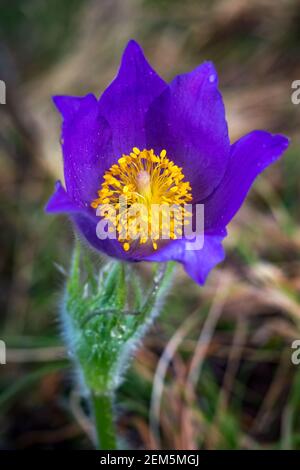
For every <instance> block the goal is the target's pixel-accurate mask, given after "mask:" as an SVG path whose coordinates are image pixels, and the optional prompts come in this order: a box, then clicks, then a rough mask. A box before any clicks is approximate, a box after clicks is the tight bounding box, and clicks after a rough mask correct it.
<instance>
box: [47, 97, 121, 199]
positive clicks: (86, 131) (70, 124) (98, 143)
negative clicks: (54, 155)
mask: <svg viewBox="0 0 300 470" xmlns="http://www.w3.org/2000/svg"><path fill="white" fill-rule="evenodd" d="M53 101H54V103H55V105H56V106H57V108H58V110H59V111H60V112H61V113H62V115H63V118H64V121H63V127H62V149H63V157H64V175H65V182H66V188H67V192H68V194H69V196H70V198H71V199H72V200H73V201H74V202H75V203H76V204H79V205H80V206H82V207H84V206H89V205H90V203H91V201H92V200H93V199H95V198H96V197H97V190H98V189H99V187H100V184H101V181H102V175H103V172H104V171H105V170H106V169H108V168H109V167H110V166H111V164H112V163H113V158H112V155H113V151H112V142H111V131H110V128H109V125H108V123H107V121H106V120H105V119H104V118H103V116H100V114H99V105H98V102H97V100H96V98H95V97H94V96H93V95H91V94H90V95H87V96H85V97H83V98H78V97H70V96H56V97H54V98H53Z"/></svg>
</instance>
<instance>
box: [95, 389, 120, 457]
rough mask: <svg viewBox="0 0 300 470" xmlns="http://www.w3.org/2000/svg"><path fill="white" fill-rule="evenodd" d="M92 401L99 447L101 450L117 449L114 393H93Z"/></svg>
mask: <svg viewBox="0 0 300 470" xmlns="http://www.w3.org/2000/svg"><path fill="white" fill-rule="evenodd" d="M91 401H92V407H93V411H94V420H95V428H96V435H97V448H98V449H99V450H116V449H117V439H116V431H115V426H114V418H113V404H112V395H111V394H107V395H105V394H95V393H92V395H91Z"/></svg>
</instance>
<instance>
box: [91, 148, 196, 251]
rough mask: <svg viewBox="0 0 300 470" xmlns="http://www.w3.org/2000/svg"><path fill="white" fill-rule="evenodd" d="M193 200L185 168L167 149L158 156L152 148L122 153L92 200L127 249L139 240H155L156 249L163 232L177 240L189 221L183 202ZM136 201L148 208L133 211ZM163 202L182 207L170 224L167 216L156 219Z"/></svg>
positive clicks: (144, 241) (94, 207) (142, 242)
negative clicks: (157, 211)
mask: <svg viewBox="0 0 300 470" xmlns="http://www.w3.org/2000/svg"><path fill="white" fill-rule="evenodd" d="M121 196H122V198H123V199H124V201H125V203H123V202H122V201H123V200H122V199H120V197H121ZM191 200H192V195H191V186H190V183H189V182H188V181H184V174H183V172H182V168H180V167H178V166H177V165H176V164H175V163H174V162H173V161H172V160H170V159H169V158H167V152H166V150H165V149H163V150H162V151H161V152H160V154H159V155H156V154H155V153H154V151H153V149H151V150H146V149H144V150H142V151H141V150H140V149H138V148H137V147H134V148H133V149H132V151H131V152H130V154H129V155H126V154H123V155H122V156H121V157H120V158H119V159H118V163H115V164H113V165H112V166H111V167H110V169H109V170H108V171H106V173H105V174H104V176H103V183H102V186H101V188H100V190H99V191H98V198H97V199H95V200H94V201H92V202H91V207H92V208H93V209H98V207H99V206H100V208H101V210H100V211H99V212H100V213H98V215H101V216H103V217H105V218H106V219H107V220H109V221H110V223H111V224H112V227H110V229H109V231H111V232H112V231H114V230H116V231H117V237H118V240H119V242H120V243H121V244H122V246H123V249H124V251H128V250H129V249H130V246H131V243H133V242H134V240H136V239H138V242H139V243H140V244H145V243H148V242H149V243H152V247H153V249H154V250H157V249H158V240H159V239H160V238H161V236H162V233H163V235H164V238H166V234H167V235H168V236H169V238H170V239H176V238H177V237H178V236H180V235H181V233H182V227H183V225H188V224H189V221H188V220H186V215H187V214H188V212H187V211H186V209H184V207H183V205H184V204H186V203H188V202H189V201H191ZM135 204H141V205H142V206H143V207H144V208H145V209H146V211H144V210H140V211H130V209H131V207H132V206H134V205H135ZM162 204H165V205H166V207H167V208H168V207H169V206H173V205H176V206H178V207H179V212H178V213H177V211H176V212H174V213H172V216H171V218H170V223H169V225H167V224H166V223H165V222H164V220H163V218H164V217H159V221H158V222H157V217H156V216H154V212H153V209H152V208H153V207H156V208H157V205H160V206H161V205H162ZM153 205H155V206H153ZM163 214H164V212H163V211H162V212H161V215H162V216H163ZM155 217H156V218H155Z"/></svg>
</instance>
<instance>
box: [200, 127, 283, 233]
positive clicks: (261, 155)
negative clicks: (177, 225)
mask: <svg viewBox="0 0 300 470" xmlns="http://www.w3.org/2000/svg"><path fill="white" fill-rule="evenodd" d="M288 145H289V141H288V139H287V138H286V137H284V136H281V135H272V134H269V133H268V132H264V131H253V132H251V133H250V134H247V135H246V136H244V137H242V138H241V139H240V140H238V141H237V142H236V143H235V144H234V145H232V147H231V155H230V161H229V165H228V168H227V170H226V173H225V176H224V178H223V180H222V182H221V183H220V185H219V186H218V188H217V189H216V190H215V192H214V193H213V194H212V195H211V196H209V197H208V198H207V199H206V200H205V201H203V203H204V210H205V227H206V230H219V229H220V228H222V227H226V225H227V224H228V223H229V222H230V220H231V219H232V217H233V216H234V215H235V213H236V212H237V211H238V209H239V208H240V206H241V204H242V203H243V201H244V199H245V197H246V195H247V193H248V190H249V189H250V186H251V185H252V183H253V181H254V179H255V178H256V176H257V175H259V173H261V172H262V171H263V170H264V169H265V168H266V167H267V166H268V165H270V164H271V163H274V162H275V161H276V160H277V159H278V158H279V157H280V156H281V155H282V154H283V152H284V151H285V150H286V149H287V147H288Z"/></svg>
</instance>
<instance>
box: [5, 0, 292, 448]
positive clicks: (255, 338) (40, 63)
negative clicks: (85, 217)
mask: <svg viewBox="0 0 300 470" xmlns="http://www.w3.org/2000/svg"><path fill="white" fill-rule="evenodd" d="M299 22H300V4H299V2H298V1H297V0H277V1H276V2H274V1H273V0H260V1H258V0H252V1H251V2H249V1H246V0H220V1H216V0H210V1H209V0H204V1H199V0H185V1H184V2H181V1H179V0H88V1H83V0H48V1H45V0H27V1H21V0H15V1H14V2H12V1H11V0H2V1H1V4H0V79H2V80H5V82H6V85H7V98H6V99H7V103H6V104H5V105H0V164H1V171H0V194H1V198H0V203H1V223H2V230H1V232H0V249H1V258H0V265H1V290H0V309H1V310H0V311H1V316H0V338H1V339H3V340H5V341H6V344H7V364H6V365H0V448H1V449H25V448H26V449H27V448H33V449H38V448H41V449H60V448H63V449H66V448H67V449H86V448H93V445H92V441H91V426H90V421H89V417H88V410H87V408H86V404H85V403H84V401H82V399H81V398H80V394H79V390H78V389H77V388H76V386H75V385H74V381H73V372H72V368H71V365H70V362H69V360H68V355H67V353H66V351H65V349H64V345H63V341H62V338H61V336H60V325H59V320H58V315H57V312H58V306H59V302H60V297H61V293H62V289H63V285H64V282H65V272H66V271H67V270H68V263H69V258H70V254H71V251H72V246H73V241H74V235H73V233H72V229H71V227H70V225H69V223H68V222H67V221H66V220H65V219H64V218H52V217H49V216H46V215H45V214H44V212H43V207H44V204H45V202H46V200H47V198H48V197H49V195H50V194H51V192H52V189H53V183H54V181H55V179H57V178H58V177H61V176H62V164H61V154H60V145H59V135H60V116H59V115H58V114H57V113H56V111H55V110H54V107H53V105H52V103H51V96H52V95H53V94H70V95H72V94H74V95H76V94H86V93H88V92H94V93H96V94H97V95H99V94H100V93H101V92H102V91H103V90H104V89H105V87H106V86H107V84H108V83H109V82H110V81H111V80H112V79H113V77H114V75H115V74H116V71H117V67H118V63H119V59H120V55H121V51H122V49H123V48H124V46H125V44H126V42H127V41H128V40H129V39H130V38H135V39H136V40H138V41H139V42H140V44H141V45H142V46H143V48H144V50H145V53H146V55H147V57H148V58H149V60H150V62H151V64H152V65H153V66H154V68H155V69H156V70H157V71H158V72H159V73H160V74H161V75H162V76H163V78H165V79H166V80H169V79H172V78H173V77H174V75H176V74H178V73H181V72H184V71H188V70H190V69H192V68H193V67H195V66H196V65H198V64H199V63H200V62H202V61H203V60H206V59H211V60H213V61H214V62H215V64H216V67H217V69H218V72H219V76H220V87H221V91H222V93H223V94H224V100H225V106H226V109H227V119H228V123H229V130H230V135H231V138H232V141H234V140H235V139H237V138H238V137H239V136H240V135H242V134H243V133H246V132H249V131H251V130H252V129H255V128H261V129H266V130H269V131H273V132H281V133H285V134H286V135H288V136H290V137H291V138H292V145H291V147H290V149H289V151H288V153H287V154H286V155H285V157H284V158H283V159H282V161H281V162H279V163H277V164H276V165H275V166H274V167H272V168H270V169H268V171H267V172H266V173H265V174H264V175H263V176H262V177H260V178H259V179H258V181H257V182H256V183H255V185H254V188H253V190H252V191H251V194H250V196H249V197H248V198H247V203H246V204H245V205H244V206H243V208H242V210H241V211H240V212H239V215H238V216H237V218H236V219H235V221H234V222H233V223H232V224H231V225H230V230H229V237H228V239H227V240H226V249H227V253H228V256H227V259H226V261H225V262H224V263H222V265H220V266H219V267H218V268H217V269H215V270H214V272H213V273H211V275H210V277H209V280H208V282H207V284H206V286H205V287H203V288H200V287H199V286H196V285H195V284H193V283H192V281H191V280H190V279H188V278H187V276H186V275H185V274H184V272H183V271H182V270H181V269H179V270H178V275H177V278H176V286H175V287H174V289H173V292H172V294H171V296H170V298H169V300H168V302H167V304H166V307H165V309H164V313H163V316H162V318H161V319H160V320H159V321H158V322H156V324H155V325H154V326H153V328H152V330H151V331H150V333H149V334H148V335H147V338H146V341H145V343H144V345H143V346H141V348H140V350H139V351H138V352H137V354H136V358H135V360H134V364H133V366H132V368H131V369H130V371H129V373H128V374H127V377H126V380H125V381H124V384H123V385H122V387H121V389H120V391H119V394H118V395H119V396H118V402H119V408H118V428H119V433H120V435H121V436H122V439H123V440H124V442H127V445H128V446H129V447H131V448H145V449H257V448H258V449H265V448H266V449H300V365H299V366H295V365H293V364H292V363H291V351H292V350H291V344H292V342H293V340H294V339H300V302H299V300H300V297H299V296H300V256H299V248H300V230H299V218H300V211H299V195H300V185H299V176H300V139H299V124H300V105H299V106H296V105H293V104H292V103H291V92H292V90H291V83H292V81H294V80H297V79H300V28H299ZM139 269H141V274H143V271H145V270H147V269H148V266H143V267H141V268H139ZM152 384H154V385H153V387H152Z"/></svg>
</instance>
